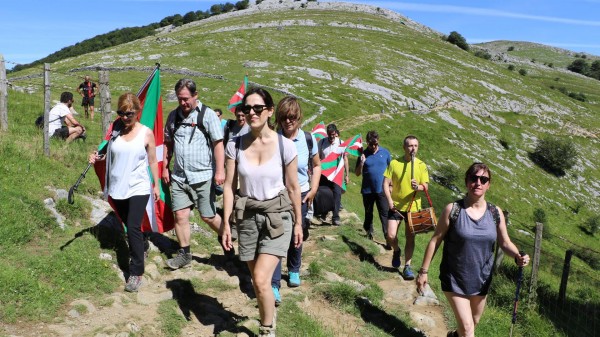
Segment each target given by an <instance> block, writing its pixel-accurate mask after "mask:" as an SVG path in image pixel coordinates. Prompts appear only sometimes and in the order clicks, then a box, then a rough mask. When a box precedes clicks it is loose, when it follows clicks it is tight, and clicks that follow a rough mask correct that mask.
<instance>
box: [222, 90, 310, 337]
mask: <svg viewBox="0 0 600 337" xmlns="http://www.w3.org/2000/svg"><path fill="white" fill-rule="evenodd" d="M274 110H275V109H274V104H273V98H272V97H271V95H270V94H269V93H268V92H267V91H266V90H264V89H261V88H253V89H251V90H249V91H248V92H247V93H246V94H245V95H244V98H243V99H242V112H243V113H244V114H245V115H246V123H247V124H248V125H249V127H250V132H249V133H246V134H244V135H242V136H239V137H235V138H232V139H231V140H230V141H229V142H228V143H227V146H226V149H225V161H226V162H225V167H226V177H225V185H224V188H223V214H224V216H223V242H222V243H223V246H224V247H225V249H231V248H233V245H232V242H231V226H230V222H234V223H235V224H236V226H237V230H238V243H239V256H240V260H241V261H246V262H247V264H248V269H249V270H250V274H251V276H252V283H253V285H254V292H255V293H256V299H257V301H258V310H259V313H260V328H259V336H275V298H274V295H273V291H272V289H271V278H272V277H273V272H274V271H275V268H276V267H277V264H278V263H279V262H280V261H281V258H282V257H284V256H286V254H287V251H288V248H289V246H290V240H292V241H293V242H294V246H295V247H299V246H300V245H301V244H302V216H301V211H300V185H299V183H298V159H297V151H296V147H295V145H294V142H293V141H291V140H290V139H287V138H285V137H283V136H282V135H280V134H278V133H276V132H275V131H273V130H272V129H271V128H270V126H269V119H270V117H271V116H272V115H273V113H274ZM238 178H239V189H237V183H236V184H234V182H237V181H238ZM292 235H293V237H292Z"/></svg>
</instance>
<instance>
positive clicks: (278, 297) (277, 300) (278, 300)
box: [271, 286, 281, 307]
mask: <svg viewBox="0 0 600 337" xmlns="http://www.w3.org/2000/svg"><path fill="white" fill-rule="evenodd" d="M271 288H272V289H273V296H275V306H276V307H278V306H279V305H280V304H281V294H280V293H279V288H277V287H276V286H271Z"/></svg>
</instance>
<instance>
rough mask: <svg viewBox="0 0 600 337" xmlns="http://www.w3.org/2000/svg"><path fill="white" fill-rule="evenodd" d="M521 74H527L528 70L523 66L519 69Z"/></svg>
mask: <svg viewBox="0 0 600 337" xmlns="http://www.w3.org/2000/svg"><path fill="white" fill-rule="evenodd" d="M519 75H521V76H525V75H527V70H525V69H523V68H521V69H519Z"/></svg>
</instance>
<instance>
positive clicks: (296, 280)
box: [288, 271, 301, 288]
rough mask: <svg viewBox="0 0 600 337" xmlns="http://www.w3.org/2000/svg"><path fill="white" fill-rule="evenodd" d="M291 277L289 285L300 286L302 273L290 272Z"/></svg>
mask: <svg viewBox="0 0 600 337" xmlns="http://www.w3.org/2000/svg"><path fill="white" fill-rule="evenodd" d="M289 277H290V280H289V282H288V286H290V287H292V288H294V287H299V286H300V283H301V282H300V273H296V272H293V271H291V272H289Z"/></svg>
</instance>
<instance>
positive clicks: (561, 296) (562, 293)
mask: <svg viewBox="0 0 600 337" xmlns="http://www.w3.org/2000/svg"><path fill="white" fill-rule="evenodd" d="M572 256H573V251H572V250H570V249H569V250H567V251H566V253H565V264H564V265H563V272H562V277H561V279H560V289H559V290H558V303H559V304H560V305H563V304H564V303H565V298H566V296H567V282H568V281H569V271H570V270H571V257H572Z"/></svg>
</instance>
